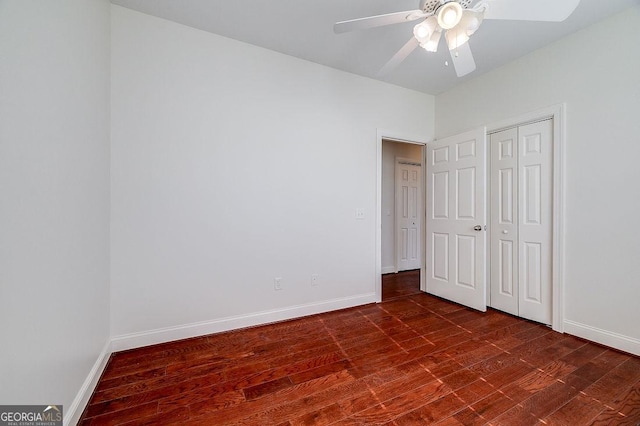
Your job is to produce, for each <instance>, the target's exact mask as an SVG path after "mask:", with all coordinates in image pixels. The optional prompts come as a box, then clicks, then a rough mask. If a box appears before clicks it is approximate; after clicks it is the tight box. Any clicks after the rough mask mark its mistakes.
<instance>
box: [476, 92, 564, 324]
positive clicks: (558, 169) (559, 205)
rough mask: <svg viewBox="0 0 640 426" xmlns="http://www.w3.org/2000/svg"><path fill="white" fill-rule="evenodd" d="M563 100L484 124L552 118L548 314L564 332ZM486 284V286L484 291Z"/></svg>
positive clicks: (491, 129) (496, 127)
mask: <svg viewBox="0 0 640 426" xmlns="http://www.w3.org/2000/svg"><path fill="white" fill-rule="evenodd" d="M565 116H566V104H564V103H562V104H557V105H552V106H549V107H546V108H542V109H539V110H536V111H532V112H528V113H525V114H522V115H519V116H516V117H511V118H508V119H505V120H501V121H498V122H495V123H491V124H489V125H487V134H490V133H495V132H498V131H500V130H505V129H508V128H510V127H515V126H520V125H523V124H527V123H531V122H534V121H540V120H544V119H548V118H552V119H553V205H552V209H553V230H552V235H553V242H552V251H553V253H552V257H551V270H552V277H551V288H552V290H551V292H552V300H551V303H552V307H551V310H552V318H551V327H552V328H553V330H554V331H557V332H560V333H564V244H565V243H564V197H565V180H564V161H565V160H564V145H565V138H566V130H565V126H566V123H565ZM488 290H489V286H487V291H488Z"/></svg>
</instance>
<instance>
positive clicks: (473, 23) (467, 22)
mask: <svg viewBox="0 0 640 426" xmlns="http://www.w3.org/2000/svg"><path fill="white" fill-rule="evenodd" d="M483 19H484V13H482V12H475V11H472V10H465V11H464V13H463V15H462V19H461V20H460V23H459V24H458V25H459V26H460V27H461V28H463V29H464V31H465V32H466V33H467V35H468V36H469V37H471V36H472V35H473V34H474V33H475V32H476V31H478V28H480V24H481V23H482V20H483Z"/></svg>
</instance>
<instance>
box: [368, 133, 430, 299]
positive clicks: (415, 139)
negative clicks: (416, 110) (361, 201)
mask: <svg viewBox="0 0 640 426" xmlns="http://www.w3.org/2000/svg"><path fill="white" fill-rule="evenodd" d="M383 140H388V141H391V142H401V143H409V144H413V145H421V146H422V152H423V155H422V157H424V151H425V150H426V145H427V140H426V139H425V138H423V137H421V136H418V135H410V134H406V133H403V132H400V131H394V130H386V129H377V136H376V258H375V277H374V287H375V288H374V290H375V300H376V302H377V303H380V302H382V141H383ZM423 163H424V161H423ZM425 169H426V167H425V165H424V164H423V167H422V170H421V179H422V182H424V180H425V177H426V174H425ZM422 186H423V188H422V192H423V194H422V196H423V197H424V191H425V189H426V188H424V185H422ZM423 200H424V198H423ZM424 206H425V203H424V202H423V203H422V210H423V211H422V223H423V224H424V219H425V218H424V215H425V211H426V208H425V207H424ZM424 236H425V234H424V226H423V232H421V233H420V250H421V252H422V255H421V256H420V257H421V261H420V289H422V290H423V289H424V288H425V282H424V280H425V268H426V259H425V256H424V250H425V240H424V238H425V237H424ZM396 266H397V265H396Z"/></svg>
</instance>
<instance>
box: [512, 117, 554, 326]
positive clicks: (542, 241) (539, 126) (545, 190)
mask: <svg viewBox="0 0 640 426" xmlns="http://www.w3.org/2000/svg"><path fill="white" fill-rule="evenodd" d="M518 132H519V147H518V148H519V149H520V151H521V152H522V155H521V156H520V164H519V167H520V173H521V176H523V179H521V182H520V186H519V193H520V194H519V199H520V205H521V206H523V207H522V209H520V210H521V211H520V224H519V232H518V233H519V257H520V265H522V267H521V270H520V272H519V280H520V282H521V289H522V290H523V291H522V292H521V294H520V297H519V307H520V313H519V315H520V316H521V317H523V318H527V319H531V320H534V321H538V322H541V323H543V324H551V306H552V303H551V278H552V277H551V249H552V230H553V226H552V218H553V217H552V203H553V187H552V185H553V184H552V181H553V152H552V150H553V143H552V142H553V141H552V139H553V136H552V135H553V121H552V120H547V121H542V122H539V123H533V124H528V125H526V126H521V127H520V128H519V130H518Z"/></svg>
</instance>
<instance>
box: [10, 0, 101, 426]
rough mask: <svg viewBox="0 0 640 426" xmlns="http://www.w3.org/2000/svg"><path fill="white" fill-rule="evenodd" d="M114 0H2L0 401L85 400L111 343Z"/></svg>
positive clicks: (69, 403) (68, 405)
mask: <svg viewBox="0 0 640 426" xmlns="http://www.w3.org/2000/svg"><path fill="white" fill-rule="evenodd" d="M109 7H110V6H109V3H108V2H107V1H85V0H76V1H56V2H48V1H40V2H35V1H2V2H1V3H0V57H1V58H2V60H0V194H2V196H1V197H0V342H2V343H1V345H2V350H0V378H1V379H0V382H1V384H0V401H1V403H2V404H64V409H65V417H67V421H70V419H71V417H70V416H69V414H71V413H70V410H71V409H72V408H73V407H72V404H75V405H76V406H78V405H80V410H81V409H82V408H83V407H82V405H83V402H82V401H80V400H79V399H78V400H75V401H74V399H75V398H76V397H78V398H79V397H80V394H81V393H80V392H79V390H80V389H81V388H82V387H83V384H85V380H87V379H88V378H89V376H90V371H91V370H92V368H93V367H94V363H96V360H98V359H99V358H100V355H101V353H103V351H104V350H105V347H106V344H107V342H108V341H109V43H110V40H109V31H110V28H109V16H110V10H109Z"/></svg>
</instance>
